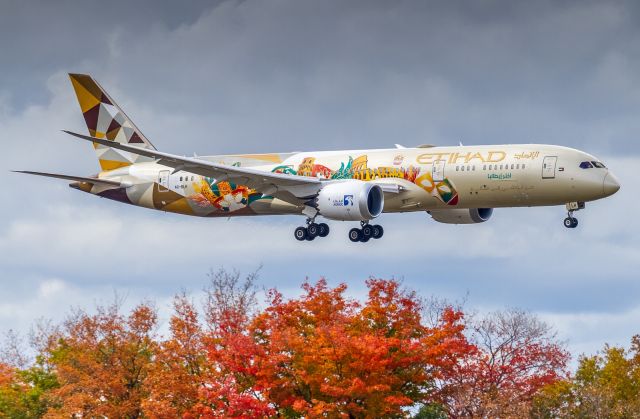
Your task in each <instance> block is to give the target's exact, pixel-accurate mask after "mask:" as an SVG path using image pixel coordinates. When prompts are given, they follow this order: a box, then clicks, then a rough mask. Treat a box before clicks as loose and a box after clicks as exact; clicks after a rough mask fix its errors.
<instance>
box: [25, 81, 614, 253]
mask: <svg viewBox="0 0 640 419" xmlns="http://www.w3.org/2000/svg"><path fill="white" fill-rule="evenodd" d="M69 78H70V80H71V84H72V85H73V88H74V90H75V93H76V96H77V99H78V103H79V105H80V109H81V111H82V114H83V116H84V120H85V122H86V125H87V129H88V135H84V134H79V133H74V132H70V131H64V132H66V133H68V134H70V135H72V136H74V137H75V138H78V139H81V140H84V141H88V142H91V143H92V144H93V146H94V148H95V152H96V154H97V157H98V161H99V163H100V168H101V171H100V172H99V173H98V174H96V175H93V176H71V175H63V174H54V173H44V172H34V171H16V172H20V173H27V174H32V175H39V176H47V177H53V178H59V179H64V180H70V181H72V183H71V184H70V185H69V186H70V187H72V188H75V189H78V190H80V191H83V192H88V193H90V194H93V195H98V196H101V197H104V198H109V199H112V200H116V201H120V202H124V203H128V204H132V205H137V206H141V207H145V208H150V209H155V210H160V211H167V212H173V213H178V214H185V215H192V216H200V217H232V216H251V215H278V214H298V215H302V216H304V217H305V218H306V224H305V225H303V226H300V227H297V228H296V229H295V230H294V237H295V238H296V239H297V240H300V241H312V240H314V239H315V238H318V237H326V236H327V235H328V234H329V225H328V224H326V223H325V222H317V221H318V218H319V217H322V218H324V219H327V220H333V221H352V222H359V223H360V226H359V227H356V228H352V229H351V230H350V231H349V235H348V237H349V239H350V240H351V241H352V242H367V241H369V240H370V239H379V238H381V237H382V236H383V234H384V229H383V227H382V226H380V225H378V224H373V223H371V222H372V221H373V220H375V219H376V218H378V216H380V215H381V214H382V213H401V212H415V211H423V212H427V213H428V214H429V215H430V216H431V217H432V218H433V219H434V220H435V221H438V222H441V223H448V224H475V223H483V222H486V221H487V220H489V219H490V218H491V216H492V214H493V209H494V208H506V207H533V206H551V205H565V207H566V210H567V217H566V218H565V219H564V226H565V227H567V228H575V227H577V225H578V219H577V218H576V217H575V216H574V212H575V211H578V210H581V209H584V208H585V203H586V202H589V201H594V200H597V199H601V198H605V197H608V196H611V195H613V194H614V193H616V192H617V191H618V190H619V189H620V184H619V182H618V180H617V178H616V177H615V176H614V174H613V173H612V172H611V170H609V169H608V168H607V167H606V166H605V165H604V164H603V163H602V162H601V161H600V160H599V159H597V158H596V157H594V156H592V155H590V154H587V153H585V152H583V151H580V150H576V149H572V148H568V147H562V146H557V145H544V144H505V145H480V146H463V145H460V146H446V147H440V146H433V145H419V146H417V147H411V148H409V147H404V146H401V145H399V144H396V145H395V148H389V149H371V150H344V151H314V152H302V153H300V152H294V153H265V154H238V155H218V156H197V155H195V154H194V156H193V157H185V156H179V155H175V154H170V153H166V152H162V151H159V150H157V149H156V147H155V146H154V145H153V144H152V143H151V142H150V141H149V140H148V139H147V138H146V137H145V136H144V135H143V134H142V132H141V131H140V130H139V129H138V128H137V126H136V125H135V124H134V123H133V121H131V119H129V117H128V116H127V115H126V114H125V113H124V112H123V111H122V109H121V108H120V107H119V106H118V105H117V104H116V102H115V101H114V100H113V99H112V98H111V96H109V94H107V92H106V91H105V90H104V89H103V88H102V87H101V86H100V85H99V84H98V83H97V82H96V81H95V80H94V79H93V78H92V77H91V76H89V75H85V74H69Z"/></svg>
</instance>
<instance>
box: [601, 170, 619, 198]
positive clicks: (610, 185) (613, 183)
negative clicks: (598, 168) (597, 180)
mask: <svg viewBox="0 0 640 419" xmlns="http://www.w3.org/2000/svg"><path fill="white" fill-rule="evenodd" d="M618 189H620V182H618V179H617V178H616V177H615V176H614V175H613V173H611V172H608V173H607V174H606V175H605V176H604V181H603V182H602V190H603V192H604V194H605V196H610V195H613V194H614V193H616V192H618Z"/></svg>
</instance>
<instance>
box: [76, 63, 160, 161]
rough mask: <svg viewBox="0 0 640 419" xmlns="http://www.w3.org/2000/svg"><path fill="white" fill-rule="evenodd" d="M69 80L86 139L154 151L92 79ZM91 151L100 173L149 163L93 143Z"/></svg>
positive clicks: (145, 158)
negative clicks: (79, 110) (84, 127)
mask: <svg viewBox="0 0 640 419" xmlns="http://www.w3.org/2000/svg"><path fill="white" fill-rule="evenodd" d="M69 78H70V79H71V84H73V89H74V90H75V92H76V96H77V97H78V103H79V104H80V109H81V110H82V114H83V115H84V120H85V122H86V123H87V128H88V130H89V135H91V136H93V137H96V138H106V139H108V140H111V141H115V142H117V143H121V144H131V145H134V146H136V147H143V148H149V149H152V150H155V149H156V148H155V147H154V146H153V144H151V142H150V141H149V140H148V139H147V137H145V136H144V135H143V134H142V132H140V130H139V129H138V127H136V126H135V124H134V123H133V122H132V121H131V120H130V119H129V117H128V116H127V115H126V114H125V113H124V112H123V111H122V109H120V107H119V106H118V105H117V104H116V103H115V102H114V101H113V99H111V97H110V96H109V94H107V92H105V91H104V89H103V88H102V87H100V85H99V84H98V82H96V81H95V80H94V79H93V78H92V77H91V76H88V75H86V74H69ZM94 147H95V149H96V154H97V155H98V160H99V161H100V167H101V169H102V170H113V169H117V168H119V167H125V166H129V165H131V164H133V163H136V162H140V161H148V160H150V159H149V158H148V157H143V156H137V155H130V154H129V153H125V152H122V151H119V150H117V149H115V148H111V147H107V146H104V145H100V144H97V143H94Z"/></svg>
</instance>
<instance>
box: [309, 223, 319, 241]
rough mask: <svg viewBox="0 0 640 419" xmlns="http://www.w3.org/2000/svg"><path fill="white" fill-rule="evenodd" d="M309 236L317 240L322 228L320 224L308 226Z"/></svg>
mask: <svg viewBox="0 0 640 419" xmlns="http://www.w3.org/2000/svg"><path fill="white" fill-rule="evenodd" d="M307 235H309V236H310V237H313V238H314V239H315V238H316V236H319V235H320V226H319V225H318V224H316V223H311V224H309V225H308V226H307ZM312 240H313V239H312Z"/></svg>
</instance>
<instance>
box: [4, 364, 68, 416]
mask: <svg viewBox="0 0 640 419" xmlns="http://www.w3.org/2000/svg"><path fill="white" fill-rule="evenodd" d="M57 385H58V383H57V380H56V377H55V374H53V373H52V372H51V371H49V370H48V369H47V368H45V367H44V366H43V365H42V362H41V360H40V359H39V360H38V361H37V362H36V364H35V365H33V366H32V367H30V368H27V369H24V370H20V369H17V368H15V367H12V366H9V365H7V364H2V363H0V417H9V418H14V419H20V418H25V419H26V418H38V417H42V416H43V415H44V414H45V412H46V411H47V409H48V408H49V407H50V400H49V398H48V396H47V393H48V392H49V391H51V390H52V389H54V388H56V387H57Z"/></svg>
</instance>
